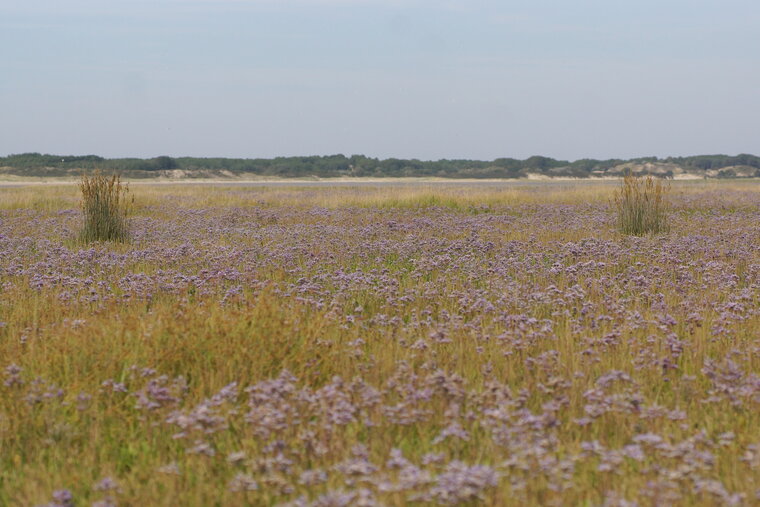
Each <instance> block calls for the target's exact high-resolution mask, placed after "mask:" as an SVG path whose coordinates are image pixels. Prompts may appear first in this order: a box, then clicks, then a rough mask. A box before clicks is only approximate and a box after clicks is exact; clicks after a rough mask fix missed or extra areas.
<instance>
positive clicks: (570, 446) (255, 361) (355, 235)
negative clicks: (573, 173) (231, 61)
mask: <svg viewBox="0 0 760 507" xmlns="http://www.w3.org/2000/svg"><path fill="white" fill-rule="evenodd" d="M131 190H132V194H133V195H134V197H135V211H134V214H133V219H132V223H131V227H132V231H133V239H132V241H131V243H129V244H93V245H87V246H83V245H81V244H79V243H78V242H77V234H78V230H79V228H80V227H81V222H82V218H81V212H80V211H79V208H78V200H79V197H78V190H77V188H76V186H74V185H60V186H50V185H38V186H18V187H3V188H0V505H39V504H48V503H50V502H52V504H51V505H66V506H69V505H77V506H80V505H91V504H93V503H95V502H101V503H100V504H98V505H101V506H105V505H115V504H117V505H130V506H147V505H151V506H152V505H163V506H177V505H189V506H196V505H197V506H206V505H233V506H237V505H256V506H258V505H292V506H302V505H315V506H323V507H327V506H344V505H345V506H348V505H365V506H370V505H408V504H412V505H436V504H444V505H451V504H465V505H589V506H602V505H609V506H616V505H620V506H622V505H633V503H626V502H635V503H636V504H638V505H642V506H646V505H723V504H732V505H753V504H757V502H759V501H760V491H758V490H759V489H760V376H758V375H757V372H758V371H759V370H760V184H758V183H757V182H743V183H738V182H709V183H708V182H702V181H696V182H674V183H673V186H672V190H671V193H670V200H671V202H672V209H671V211H670V215H669V221H670V231H669V232H668V233H667V234H663V235H658V236H647V237H627V236H623V235H621V234H620V233H618V232H617V230H616V223H615V209H614V206H612V205H611V199H612V195H613V191H614V190H615V185H614V184H610V182H605V183H598V184H590V183H573V182H563V183H562V184H559V183H552V184H521V185H511V186H510V185H501V186H500V185H462V184H459V185H424V184H423V185H421V184H417V185H396V186H394V185H369V184H367V185H363V186H358V187H357V186H320V187H316V186H308V185H305V186H268V187H260V186H245V185H223V186H222V185H217V186H203V187H202V186H198V185H181V186H180V185H178V186H173V185H147V184H141V185H133V186H132V187H131ZM69 498H73V500H69ZM109 502H110V503H109Z"/></svg>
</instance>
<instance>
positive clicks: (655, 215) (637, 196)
mask: <svg viewBox="0 0 760 507" xmlns="http://www.w3.org/2000/svg"><path fill="white" fill-rule="evenodd" d="M669 190H670V186H669V185H667V184H665V183H663V182H662V180H659V179H655V178H654V177H652V176H651V175H648V176H646V177H643V178H642V177H639V176H634V175H633V174H631V173H627V174H626V175H625V176H624V177H623V182H622V184H621V186H620V188H619V189H618V190H617V191H616V192H615V206H616V208H617V219H618V228H619V229H620V232H622V233H623V234H630V235H634V236H643V235H644V234H659V233H662V232H667V231H668V229H669V227H668V220H667V219H668V217H667V208H668V202H667V194H668V192H669Z"/></svg>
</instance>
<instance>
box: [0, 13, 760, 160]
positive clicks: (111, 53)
mask: <svg viewBox="0 0 760 507" xmlns="http://www.w3.org/2000/svg"><path fill="white" fill-rule="evenodd" d="M759 26H760V1H758V0H710V1H708V0H626V1H622V0H573V1H570V0H521V1H512V0H501V1H489V0H438V1H436V0H152V1H147V0H129V1H127V0H65V1H64V0H0V118H1V121H0V155H8V154H12V153H23V152H42V153H55V154H77V155H81V154H97V155H102V156H106V157H153V156H158V155H169V156H198V157H206V156H208V157H211V156H219V157H244V158H254V157H275V156H294V155H329V154H337V153H344V154H346V155H350V154H364V155H367V156H373V157H380V158H388V157H398V158H419V159H424V160H437V159H441V158H471V159H488V160H490V159H494V158H498V157H515V158H527V157H529V156H532V155H544V156H550V157H554V158H559V159H569V160H575V159H579V158H600V159H606V158H630V157H639V156H653V155H654V156H660V157H664V156H670V155H673V156H679V155H697V154H713V153H726V154H732V155H735V154H738V153H754V154H758V155H760V30H759V29H758V27H759Z"/></svg>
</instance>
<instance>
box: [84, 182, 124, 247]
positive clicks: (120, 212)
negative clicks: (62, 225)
mask: <svg viewBox="0 0 760 507" xmlns="http://www.w3.org/2000/svg"><path fill="white" fill-rule="evenodd" d="M79 189H80V190H81V191H82V211H83V213H84V227H83V229H82V232H81V234H80V239H81V240H82V241H83V242H84V243H89V242H92V241H128V240H129V219H128V217H129V213H130V211H131V205H132V203H133V201H134V199H132V200H128V198H127V195H128V193H129V186H128V185H127V184H126V183H122V182H121V177H120V176H119V175H118V174H114V175H112V176H106V175H105V174H103V173H102V172H100V171H99V170H96V171H95V172H94V173H93V174H92V176H87V175H84V176H82V180H81V181H80V182H79Z"/></svg>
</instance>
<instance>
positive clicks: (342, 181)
mask: <svg viewBox="0 0 760 507" xmlns="http://www.w3.org/2000/svg"><path fill="white" fill-rule="evenodd" d="M675 179H676V180H692V181H693V180H701V179H702V178H701V177H699V176H694V175H689V174H683V175H677V176H676V177H675ZM619 180H620V178H618V177H600V178H553V177H549V176H544V175H541V174H530V175H528V177H527V178H519V179H496V178H494V179H450V178H324V179H317V178H288V179H264V178H262V179H252V178H241V179H237V178H208V179H207V178H155V179H133V180H130V179H125V180H124V181H126V182H129V184H130V185H224V186H236V185H241V186H299V187H302V186H368V185H377V186H389V185H473V186H484V185H498V186H523V185H535V184H568V183H572V184H582V185H583V184H595V183H611V182H617V181H619ZM78 182H79V178H23V177H18V176H4V177H0V187H16V186H29V185H74V184H77V183H78Z"/></svg>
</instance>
